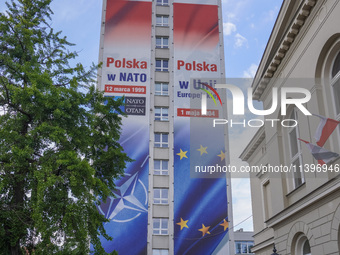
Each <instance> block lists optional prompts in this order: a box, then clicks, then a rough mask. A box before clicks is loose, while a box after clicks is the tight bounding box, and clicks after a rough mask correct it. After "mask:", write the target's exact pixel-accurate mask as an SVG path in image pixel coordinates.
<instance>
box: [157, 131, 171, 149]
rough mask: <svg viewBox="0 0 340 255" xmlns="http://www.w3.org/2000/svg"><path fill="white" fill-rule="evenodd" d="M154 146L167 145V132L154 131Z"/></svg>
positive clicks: (164, 146) (162, 146)
mask: <svg viewBox="0 0 340 255" xmlns="http://www.w3.org/2000/svg"><path fill="white" fill-rule="evenodd" d="M155 147H161V148H166V147H169V135H168V134H167V133H155Z"/></svg>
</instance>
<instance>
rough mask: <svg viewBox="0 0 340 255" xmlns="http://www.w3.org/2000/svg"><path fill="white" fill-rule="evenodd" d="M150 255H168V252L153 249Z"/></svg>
mask: <svg viewBox="0 0 340 255" xmlns="http://www.w3.org/2000/svg"><path fill="white" fill-rule="evenodd" d="M152 255H169V250H159V249H153V250H152Z"/></svg>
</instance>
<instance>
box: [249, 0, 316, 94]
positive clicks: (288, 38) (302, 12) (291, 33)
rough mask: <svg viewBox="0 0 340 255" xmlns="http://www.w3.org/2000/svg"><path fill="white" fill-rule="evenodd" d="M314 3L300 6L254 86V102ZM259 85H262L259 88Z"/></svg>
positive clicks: (264, 87) (285, 53) (306, 0)
mask: <svg viewBox="0 0 340 255" xmlns="http://www.w3.org/2000/svg"><path fill="white" fill-rule="evenodd" d="M316 1H317V0H305V2H304V4H302V6H301V8H300V11H299V12H298V14H297V15H296V17H295V19H294V20H293V22H292V23H291V25H290V27H289V28H288V29H287V32H286V34H285V36H284V39H283V40H282V41H281V45H280V47H279V49H278V50H277V52H276V54H274V57H273V58H272V59H271V63H270V64H269V65H268V67H267V68H266V71H265V72H264V75H263V77H261V78H262V79H261V80H260V81H259V83H258V84H254V85H255V86H254V90H253V99H254V100H259V99H260V98H261V96H262V93H263V91H264V90H265V89H266V87H267V85H268V82H265V83H263V82H262V80H263V78H272V77H273V76H274V74H275V73H276V70H277V69H278V66H279V65H280V64H281V62H282V60H283V59H284V58H285V56H286V55H287V52H288V51H289V49H290V46H291V44H292V43H293V42H294V40H295V38H296V36H297V35H298V34H299V31H300V30H301V28H302V27H303V25H304V24H305V20H306V19H307V18H308V17H309V15H310V13H311V11H312V9H313V7H314V6H315V4H316ZM259 84H262V85H261V86H259Z"/></svg>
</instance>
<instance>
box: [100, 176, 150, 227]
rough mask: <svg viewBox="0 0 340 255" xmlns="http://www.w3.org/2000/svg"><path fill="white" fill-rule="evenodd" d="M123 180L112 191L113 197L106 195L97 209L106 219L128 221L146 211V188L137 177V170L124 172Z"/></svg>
mask: <svg viewBox="0 0 340 255" xmlns="http://www.w3.org/2000/svg"><path fill="white" fill-rule="evenodd" d="M125 178H126V179H125V181H124V182H123V183H122V184H121V185H120V186H119V187H117V189H116V190H115V191H114V192H113V193H114V195H115V197H108V198H107V200H106V203H104V202H103V203H102V204H101V205H100V206H98V210H99V212H100V213H101V214H103V215H104V216H105V217H106V218H107V219H109V220H112V221H115V222H128V221H132V220H134V219H136V218H137V217H138V216H139V215H141V214H142V213H147V212H148V209H147V203H148V199H147V194H148V193H147V190H146V188H145V185H144V184H143V182H142V181H141V180H140V179H139V178H138V172H137V173H135V174H133V175H130V174H125Z"/></svg>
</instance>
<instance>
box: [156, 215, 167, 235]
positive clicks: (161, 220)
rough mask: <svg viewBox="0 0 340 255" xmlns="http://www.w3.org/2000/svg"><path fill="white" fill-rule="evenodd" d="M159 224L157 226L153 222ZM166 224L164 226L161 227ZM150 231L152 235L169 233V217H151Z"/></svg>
mask: <svg viewBox="0 0 340 255" xmlns="http://www.w3.org/2000/svg"><path fill="white" fill-rule="evenodd" d="M157 223H158V224H159V228H157V227H155V224H157ZM163 224H165V225H166V228H164V227H163ZM152 233H153V235H168V234H169V219H167V218H153V219H152Z"/></svg>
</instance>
